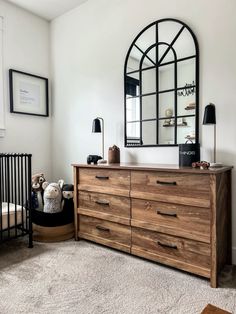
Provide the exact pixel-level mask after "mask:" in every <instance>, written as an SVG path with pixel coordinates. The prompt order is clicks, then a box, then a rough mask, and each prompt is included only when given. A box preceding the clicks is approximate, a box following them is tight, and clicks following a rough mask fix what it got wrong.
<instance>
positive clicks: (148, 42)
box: [135, 25, 156, 52]
mask: <svg viewBox="0 0 236 314" xmlns="http://www.w3.org/2000/svg"><path fill="white" fill-rule="evenodd" d="M155 43H156V25H153V26H151V27H149V28H148V29H147V30H146V31H145V32H144V33H142V34H141V36H139V38H138V39H137V41H136V43H135V44H136V46H138V47H139V48H140V49H141V50H142V51H143V52H145V51H146V50H147V49H148V48H149V47H150V46H152V45H153V44H155Z"/></svg>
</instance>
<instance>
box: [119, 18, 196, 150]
mask: <svg viewBox="0 0 236 314" xmlns="http://www.w3.org/2000/svg"><path fill="white" fill-rule="evenodd" d="M163 22H176V23H179V24H180V25H181V26H182V30H184V29H187V30H188V31H189V33H190V34H191V36H192V39H193V41H194V45H195V56H194V58H195V62H196V63H195V85H194V86H193V87H194V89H195V95H196V96H195V102H196V109H195V114H194V116H195V134H196V135H195V143H196V144H198V143H199V78H200V75H199V59H200V53H199V44H198V40H197V37H196V35H195V34H194V32H193V31H192V29H191V28H190V27H189V26H188V25H187V24H186V23H184V22H182V21H180V20H178V19H175V18H164V19H160V20H157V21H155V22H153V23H151V24H149V25H148V26H146V27H145V28H144V29H143V30H142V31H141V32H140V33H139V34H138V35H137V36H136V37H135V39H134V40H133V42H132V44H131V46H130V48H129V50H128V52H127V55H126V59H125V64H124V146H125V147H127V148H135V147H139V148H140V147H169V146H171V147H174V146H178V145H179V144H178V143H177V119H178V116H177V115H176V114H175V117H174V119H175V127H174V129H175V138H174V144H159V140H158V125H157V131H156V132H157V134H156V136H157V142H156V143H155V144H147V145H146V144H145V145H144V144H143V142H142V122H143V121H148V120H142V109H141V108H142V102H141V99H142V96H143V95H142V86H141V84H140V86H139V87H140V94H139V95H138V96H133V97H138V98H140V121H137V122H140V138H138V140H137V139H136V141H135V142H134V143H132V144H129V143H128V137H127V116H126V104H127V97H126V95H127V93H126V91H127V74H131V73H132V72H130V73H128V71H127V65H128V60H129V57H130V53H131V50H132V48H133V47H134V46H135V44H136V42H137V40H138V39H139V37H140V36H141V35H142V34H143V33H144V32H145V31H146V30H148V29H149V28H151V27H153V26H155V28H156V42H155V44H154V45H153V46H158V44H159V39H158V28H159V25H160V24H161V23H163ZM179 35H180V34H177V35H176V38H178V37H179ZM137 48H138V49H139V47H137ZM150 48H151V47H150ZM150 48H149V49H148V50H150ZM141 52H142V53H143V51H141ZM157 59H158V58H157ZM184 59H185V58H183V60H182V61H184ZM187 59H188V58H186V60H187ZM151 61H152V60H151ZM177 62H178V61H175V62H174V64H175V67H176V66H177ZM158 67H159V66H158V65H154V66H152V67H150V68H156V69H157V71H158ZM147 69H148V68H147ZM142 71H143V70H142V69H141V68H139V70H137V71H133V73H134V72H139V73H140V75H139V77H141V78H142ZM139 81H140V82H141V81H142V79H140V80H139ZM175 81H177V71H175ZM158 84H159V83H158V74H157V77H156V85H157V86H156V91H155V92H154V93H150V95H152V94H155V95H158V94H159V93H160V91H159V90H158ZM184 88H187V87H181V88H178V87H177V86H175V87H174V88H173V91H174V92H175V112H177V92H178V90H182V89H184ZM161 92H165V91H161ZM146 95H148V94H146ZM156 99H157V101H156V108H157V113H158V110H159V102H158V97H156ZM182 117H184V116H182ZM188 117H190V116H189V115H188ZM151 120H155V121H159V120H162V118H160V117H159V116H158V114H157V117H155V118H154V119H150V121H151ZM135 122H136V121H135Z"/></svg>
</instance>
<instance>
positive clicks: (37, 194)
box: [32, 173, 46, 211]
mask: <svg viewBox="0 0 236 314" xmlns="http://www.w3.org/2000/svg"><path fill="white" fill-rule="evenodd" d="M45 181H46V180H45V177H44V174H43V173H37V174H34V175H33V176H32V204H33V208H34V209H36V210H39V211H43V187H42V185H43V183H44V182H45Z"/></svg>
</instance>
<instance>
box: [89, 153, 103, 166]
mask: <svg viewBox="0 0 236 314" xmlns="http://www.w3.org/2000/svg"><path fill="white" fill-rule="evenodd" d="M101 159H102V157H101V156H97V155H88V157H87V164H88V165H90V164H91V163H93V164H94V165H97V163H98V160H101Z"/></svg>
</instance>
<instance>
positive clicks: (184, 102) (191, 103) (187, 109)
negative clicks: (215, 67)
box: [177, 93, 196, 116]
mask: <svg viewBox="0 0 236 314" xmlns="http://www.w3.org/2000/svg"><path fill="white" fill-rule="evenodd" d="M177 102H178V116H186V115H195V114H196V95H195V94H189V95H187V94H186V93H178V99H177Z"/></svg>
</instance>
